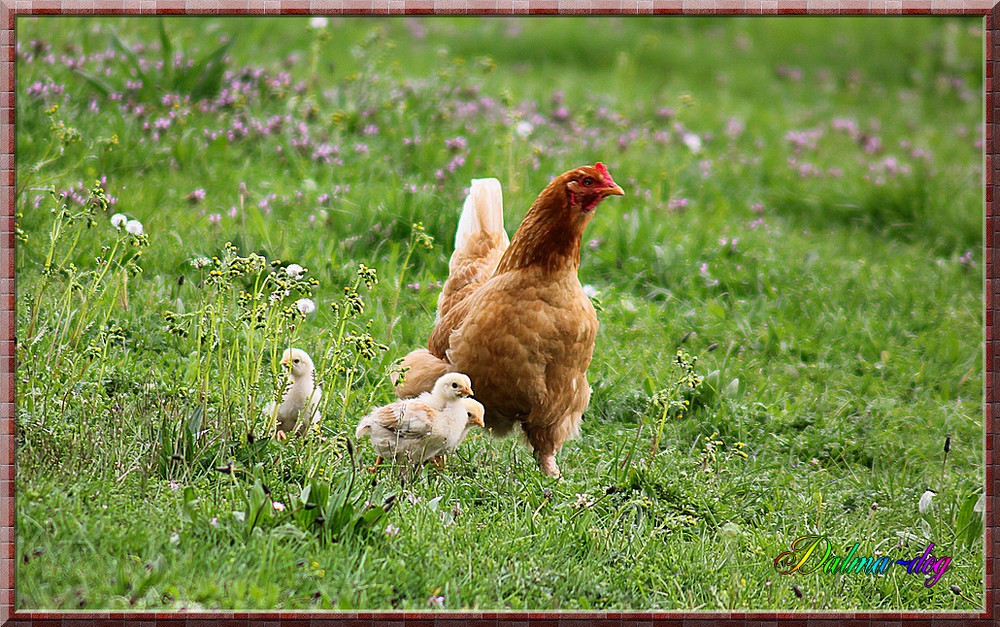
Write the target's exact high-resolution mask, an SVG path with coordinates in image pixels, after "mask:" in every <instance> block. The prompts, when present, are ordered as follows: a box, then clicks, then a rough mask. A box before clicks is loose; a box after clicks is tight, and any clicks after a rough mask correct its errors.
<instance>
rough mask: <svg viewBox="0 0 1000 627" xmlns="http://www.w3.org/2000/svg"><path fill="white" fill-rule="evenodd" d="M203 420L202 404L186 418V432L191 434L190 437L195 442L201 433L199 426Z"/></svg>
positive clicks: (203, 408)
mask: <svg viewBox="0 0 1000 627" xmlns="http://www.w3.org/2000/svg"><path fill="white" fill-rule="evenodd" d="M204 419H205V404H204V403H202V404H200V405H198V406H197V407H195V408H194V410H192V411H191V415H190V416H188V421H187V428H188V432H190V433H191V437H192V438H194V439H195V440H197V439H198V435H199V434H200V433H201V425H202V422H203V421H204Z"/></svg>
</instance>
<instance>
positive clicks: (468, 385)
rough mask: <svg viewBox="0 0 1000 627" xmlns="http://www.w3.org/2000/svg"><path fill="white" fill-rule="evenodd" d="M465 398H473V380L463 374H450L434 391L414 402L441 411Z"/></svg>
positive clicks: (435, 385)
mask: <svg viewBox="0 0 1000 627" xmlns="http://www.w3.org/2000/svg"><path fill="white" fill-rule="evenodd" d="M464 396H472V380H470V379H469V377H467V376H466V375H464V374H462V373H461V372H449V373H448V374H445V375H442V376H441V377H440V378H439V379H438V380H437V381H436V382H435V383H434V389H432V390H431V391H430V392H424V393H423V394H421V395H420V396H418V397H416V399H414V400H417V401H420V402H421V403H424V404H426V405H429V406H431V407H433V408H434V409H436V410H438V411H441V410H442V409H444V408H445V405H447V404H448V403H450V402H452V401H455V400H458V399H460V398H462V397H464Z"/></svg>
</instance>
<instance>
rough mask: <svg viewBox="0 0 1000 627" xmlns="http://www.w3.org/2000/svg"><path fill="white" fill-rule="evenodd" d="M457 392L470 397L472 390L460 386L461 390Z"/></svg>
mask: <svg viewBox="0 0 1000 627" xmlns="http://www.w3.org/2000/svg"><path fill="white" fill-rule="evenodd" d="M459 392H461V393H462V394H465V395H466V396H472V388H471V387H469V386H467V385H466V386H462V389H461V390H459Z"/></svg>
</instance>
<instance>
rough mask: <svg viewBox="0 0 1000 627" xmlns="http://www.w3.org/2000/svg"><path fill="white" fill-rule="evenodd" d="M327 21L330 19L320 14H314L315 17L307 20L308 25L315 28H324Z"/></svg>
mask: <svg viewBox="0 0 1000 627" xmlns="http://www.w3.org/2000/svg"><path fill="white" fill-rule="evenodd" d="M329 23H330V20H328V19H327V18H325V17H323V16H321V15H320V16H316V17H314V18H312V19H311V20H309V26H311V27H312V28H315V29H320V28H326V26H327V24H329Z"/></svg>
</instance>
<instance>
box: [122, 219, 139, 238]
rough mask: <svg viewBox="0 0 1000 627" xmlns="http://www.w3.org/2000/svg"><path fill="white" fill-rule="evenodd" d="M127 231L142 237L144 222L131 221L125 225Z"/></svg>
mask: <svg viewBox="0 0 1000 627" xmlns="http://www.w3.org/2000/svg"><path fill="white" fill-rule="evenodd" d="M125 230H126V231H128V232H129V233H131V234H132V235H142V222H139V221H138V220H129V221H128V222H126V223H125Z"/></svg>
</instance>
